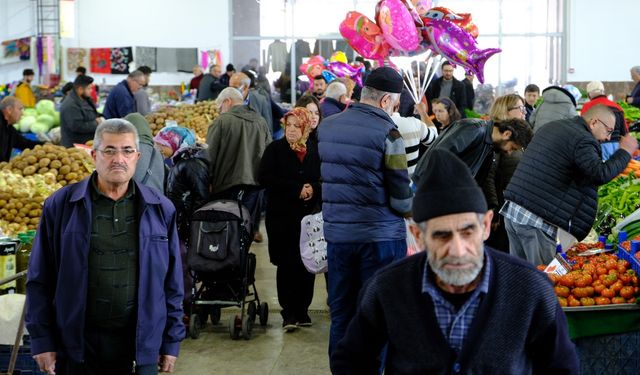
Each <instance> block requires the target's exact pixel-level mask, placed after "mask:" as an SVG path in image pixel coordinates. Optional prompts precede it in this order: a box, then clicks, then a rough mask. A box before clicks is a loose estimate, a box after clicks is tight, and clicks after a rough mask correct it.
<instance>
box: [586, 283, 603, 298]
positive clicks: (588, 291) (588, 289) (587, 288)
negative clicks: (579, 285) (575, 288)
mask: <svg viewBox="0 0 640 375" xmlns="http://www.w3.org/2000/svg"><path fill="white" fill-rule="evenodd" d="M603 287H604V285H603ZM585 289H586V290H587V296H588V297H591V296H593V293H594V292H595V288H594V287H592V286H587V287H585Z"/></svg>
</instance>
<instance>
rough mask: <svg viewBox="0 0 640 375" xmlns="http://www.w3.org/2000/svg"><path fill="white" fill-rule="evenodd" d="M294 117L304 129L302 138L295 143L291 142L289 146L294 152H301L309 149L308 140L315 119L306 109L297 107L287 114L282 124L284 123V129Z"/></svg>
mask: <svg viewBox="0 0 640 375" xmlns="http://www.w3.org/2000/svg"><path fill="white" fill-rule="evenodd" d="M290 116H293V117H295V118H296V119H297V120H298V124H299V125H300V126H301V127H302V129H301V130H302V137H301V138H300V139H299V140H298V141H297V142H295V143H291V142H289V146H290V147H291V149H292V150H293V151H296V152H300V151H304V150H306V149H307V139H308V138H309V133H311V130H312V129H311V123H312V122H313V118H312V115H311V112H310V111H309V110H308V109H306V108H304V107H295V108H293V109H292V110H291V111H289V112H287V113H286V114H285V115H284V116H283V117H282V119H281V120H280V122H281V123H282V127H283V128H284V127H285V124H286V122H287V119H288V118H289V117H290Z"/></svg>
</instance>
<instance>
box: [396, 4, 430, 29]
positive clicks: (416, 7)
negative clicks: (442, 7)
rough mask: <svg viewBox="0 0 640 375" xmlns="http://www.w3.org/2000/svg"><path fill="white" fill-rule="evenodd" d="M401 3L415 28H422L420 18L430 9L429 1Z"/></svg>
mask: <svg viewBox="0 0 640 375" xmlns="http://www.w3.org/2000/svg"><path fill="white" fill-rule="evenodd" d="M403 3H404V5H405V6H406V7H407V9H408V10H409V13H411V16H412V17H413V21H414V22H415V23H416V26H418V27H422V26H424V24H423V23H422V17H423V16H424V15H425V14H426V13H427V12H428V11H429V9H431V0H403Z"/></svg>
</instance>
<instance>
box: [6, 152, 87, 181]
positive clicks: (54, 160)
mask: <svg viewBox="0 0 640 375" xmlns="http://www.w3.org/2000/svg"><path fill="white" fill-rule="evenodd" d="M0 170H4V171H10V172H12V173H14V174H17V175H20V176H25V177H27V176H32V175H36V174H39V175H43V174H45V173H51V174H53V176H54V177H55V179H56V181H57V182H58V183H59V184H60V185H62V186H64V185H67V184H72V183H74V182H78V181H80V180H82V179H84V178H85V177H87V176H89V175H90V174H91V173H92V172H93V170H94V166H93V160H92V159H91V156H90V155H89V154H88V153H87V152H86V151H84V150H81V149H77V148H64V147H62V146H55V145H43V146H41V145H38V146H36V147H34V148H33V150H29V149H27V150H24V151H23V152H22V154H20V155H18V156H16V157H15V158H13V159H11V160H10V161H9V162H8V163H7V162H3V163H0Z"/></svg>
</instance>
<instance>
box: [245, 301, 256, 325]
mask: <svg viewBox="0 0 640 375" xmlns="http://www.w3.org/2000/svg"><path fill="white" fill-rule="evenodd" d="M256 310H257V309H256V303H255V302H254V301H251V302H249V306H248V307H247V315H248V316H249V319H250V320H251V323H253V322H255V321H256Z"/></svg>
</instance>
